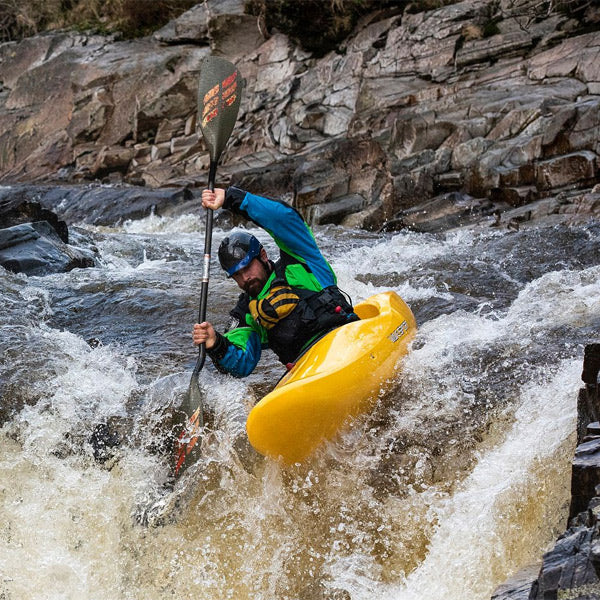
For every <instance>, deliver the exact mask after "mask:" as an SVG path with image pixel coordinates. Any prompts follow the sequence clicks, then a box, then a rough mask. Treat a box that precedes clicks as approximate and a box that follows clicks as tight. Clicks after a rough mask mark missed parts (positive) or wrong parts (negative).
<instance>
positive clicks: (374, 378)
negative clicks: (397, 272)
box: [246, 292, 416, 465]
mask: <svg viewBox="0 0 600 600" xmlns="http://www.w3.org/2000/svg"><path fill="white" fill-rule="evenodd" d="M354 309H355V312H356V313H357V314H358V316H359V317H360V319H361V320H360V321H354V322H352V323H348V324H347V325H343V326H342V327H338V328H337V329H335V330H333V331H331V332H329V333H328V334H327V335H325V336H324V337H323V338H321V339H320V340H319V341H318V342H316V343H315V344H314V345H313V346H311V347H310V348H309V349H308V350H307V351H306V352H305V353H304V354H303V355H302V356H301V357H300V358H299V359H298V360H297V362H296V364H295V365H294V367H292V369H291V370H290V371H289V372H288V373H287V374H286V375H284V377H283V378H282V379H281V381H280V382H279V383H278V384H277V386H276V387H275V389H273V391H272V392H270V393H269V394H267V395H266V396H265V397H264V398H263V399H262V400H260V401H259V402H258V403H257V404H256V406H254V408H253V409H252V410H251V411H250V414H249V415H248V420H247V422H246V431H247V433H248V439H249V440H250V443H251V444H252V446H253V447H254V448H255V449H256V450H257V451H258V452H260V453H261V454H264V455H265V456H269V457H271V458H275V459H278V460H281V461H282V462H284V463H285V464H288V465H289V464H294V463H298V462H302V461H303V460H304V459H305V458H307V457H308V456H309V455H310V454H311V453H312V452H314V450H316V448H318V447H319V446H320V445H321V444H322V443H323V442H324V441H326V440H329V439H331V438H333V437H334V436H335V434H336V433H338V432H339V431H340V430H341V429H342V428H343V427H344V425H346V424H347V423H348V421H349V420H350V419H351V418H352V417H356V416H358V415H360V414H362V413H365V412H368V411H370V410H371V409H372V407H373V405H374V403H375V402H376V400H377V398H378V397H379V395H380V394H381V393H383V392H385V391H386V390H387V389H388V387H389V385H390V384H391V383H392V380H393V378H394V376H395V374H396V367H397V364H398V361H399V360H400V358H402V357H403V356H404V355H405V354H406V353H407V352H408V345H409V343H410V341H411V340H412V339H413V337H414V335H415V333H416V323H415V318H414V316H413V314H412V312H411V310H410V308H409V307H408V306H407V305H406V303H405V302H404V301H403V300H402V299H401V298H400V297H399V296H398V295H397V294H396V293H395V292H384V293H381V294H377V295H375V296H372V297H370V298H368V299H367V300H365V301H364V302H361V303H359V304H357V305H356V306H355V307H354Z"/></svg>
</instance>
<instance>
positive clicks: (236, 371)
mask: <svg viewBox="0 0 600 600" xmlns="http://www.w3.org/2000/svg"><path fill="white" fill-rule="evenodd" d="M202 204H203V206H205V207H206V208H208V209H211V210H217V209H219V208H221V207H223V208H226V209H228V210H230V211H232V212H233V213H235V214H237V215H240V216H242V217H244V218H245V219H247V220H250V221H252V222H253V223H255V224H256V225H258V226H260V227H262V228H263V229H264V230H265V231H267V233H269V235H270V236H271V237H272V238H273V239H274V240H275V242H276V244H277V246H278V247H279V258H278V260H276V261H275V262H273V261H271V260H269V257H268V256H267V252H266V250H265V249H264V248H263V246H262V244H261V243H260V242H259V240H258V239H257V238H256V237H255V236H253V235H252V234H250V233H248V232H247V231H243V230H238V231H235V232H233V233H231V234H230V235H229V236H227V237H226V238H225V239H224V240H223V241H222V242H221V244H220V246H219V253H218V254H219V262H220V264H221V267H222V268H223V269H224V270H225V272H226V273H227V276H228V277H231V278H232V279H233V280H234V281H235V282H236V283H237V284H238V286H239V287H240V288H241V289H242V290H243V293H242V294H241V295H240V297H239V299H238V302H237V304H236V306H235V307H234V308H233V310H232V311H231V312H230V315H231V322H230V325H229V328H228V329H227V330H226V331H225V332H224V333H219V332H218V331H216V330H215V328H214V327H213V326H212V324H211V323H209V322H204V323H196V324H195V325H194V329H193V340H194V343H195V344H196V345H199V344H202V343H205V344H206V350H207V354H208V355H209V356H210V358H211V359H212V361H213V363H214V364H215V366H216V367H217V368H218V369H219V370H220V371H224V372H227V373H230V374H232V375H234V376H236V377H245V376H247V375H249V374H250V373H251V372H252V371H253V370H254V368H255V367H256V365H257V363H258V361H259V359H260V356H261V351H262V349H264V348H267V347H268V348H271V350H273V351H274V352H275V354H276V355H277V357H278V358H279V360H280V361H281V362H282V363H283V364H284V365H287V366H288V368H289V367H290V366H291V364H293V362H294V360H295V359H296V358H297V357H298V356H299V355H300V354H301V353H302V352H303V351H304V350H305V349H306V348H308V347H309V346H310V345H311V344H312V343H313V342H314V341H315V340H316V339H318V338H320V337H321V336H322V335H324V334H325V333H326V332H328V331H330V330H332V329H335V328H336V327H339V326H340V325H344V324H345V323H348V322H349V321H354V320H357V319H358V317H357V316H356V314H354V310H353V307H352V304H351V302H350V300H349V298H347V297H346V296H345V295H344V293H342V292H341V291H340V290H339V288H338V287H337V285H336V283H337V279H336V276H335V273H334V272H333V269H332V268H331V266H330V265H329V263H328V262H327V261H326V260H325V258H323V255H322V254H321V251H320V250H319V248H318V247H317V244H316V242H315V239H314V237H313V234H312V232H311V230H310V229H309V227H308V225H307V223H306V222H305V221H304V219H303V218H302V217H301V216H300V214H299V213H298V212H297V211H296V210H295V209H293V208H292V207H290V206H289V205H287V204H285V203H284V202H282V201H278V200H271V199H268V198H263V197H261V196H256V195H254V194H251V193H249V192H246V191H244V190H241V189H239V188H236V187H230V188H228V189H227V190H224V189H220V188H217V189H215V191H214V192H212V191H210V190H204V191H203V192H202Z"/></svg>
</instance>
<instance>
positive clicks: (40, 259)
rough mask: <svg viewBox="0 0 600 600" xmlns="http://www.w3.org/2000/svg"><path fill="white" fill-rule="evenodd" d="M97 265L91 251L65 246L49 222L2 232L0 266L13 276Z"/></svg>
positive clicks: (17, 226) (39, 222)
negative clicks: (13, 274)
mask: <svg viewBox="0 0 600 600" xmlns="http://www.w3.org/2000/svg"><path fill="white" fill-rule="evenodd" d="M94 264H95V260H94V255H93V253H92V252H90V251H86V250H84V249H81V248H75V247H73V246H69V245H67V244H65V243H64V242H63V241H62V240H61V239H60V237H59V236H58V234H57V233H56V231H55V229H54V228H53V227H52V225H50V223H48V222H47V221H38V222H36V223H24V224H22V225H15V226H13V227H8V228H6V229H0V265H2V266H3V267H4V268H5V269H7V270H9V271H12V272H13V273H25V274H26V275H48V274H49V273H60V272H64V271H70V270H72V269H75V268H77V267H91V266H93V265H94Z"/></svg>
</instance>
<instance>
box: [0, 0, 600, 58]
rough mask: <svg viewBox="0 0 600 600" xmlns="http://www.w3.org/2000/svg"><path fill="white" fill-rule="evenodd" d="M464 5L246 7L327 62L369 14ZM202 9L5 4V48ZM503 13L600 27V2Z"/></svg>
mask: <svg viewBox="0 0 600 600" xmlns="http://www.w3.org/2000/svg"><path fill="white" fill-rule="evenodd" d="M459 1H460V0H244V5H245V11H246V13H248V14H251V15H254V16H256V17H257V19H258V20H259V22H260V23H262V24H263V25H264V27H265V29H266V31H267V32H269V33H272V32H274V31H280V32H282V33H285V34H286V35H288V36H289V37H291V38H292V39H294V40H295V41H296V42H297V43H298V44H299V45H301V46H302V47H303V48H304V49H306V50H308V51H309V52H311V53H313V54H314V55H315V56H323V55H324V54H326V53H327V52H329V51H331V50H334V49H337V48H339V47H340V45H341V44H342V43H343V41H344V39H346V37H347V36H348V35H349V34H350V33H351V31H352V29H353V28H354V27H355V25H356V24H357V22H358V20H359V19H360V18H361V17H362V16H364V15H366V14H368V13H374V12H377V13H379V14H380V16H381V17H385V16H392V15H394V14H401V13H403V12H421V11H426V10H432V9H435V8H440V7H442V6H445V5H448V4H456V3H457V2H459ZM199 3H201V2H199V1H198V0H0V42H6V41H11V40H19V39H22V38H24V37H28V36H31V35H35V34H36V33H40V32H43V31H48V30H53V29H60V28H67V29H76V30H82V31H83V30H93V31H96V32H99V33H117V32H118V33H119V34H120V35H122V36H123V37H125V38H135V37H142V36H145V35H149V34H151V33H152V32H154V31H156V30H157V29H160V28H161V27H163V26H164V25H166V24H167V23H168V22H169V21H170V20H172V19H175V18H177V17H178V16H180V15H181V14H182V13H184V12H185V11H187V10H189V9H190V8H192V7H193V6H195V5H196V4H199ZM498 7H499V10H500V12H501V13H505V12H506V13H507V14H509V13H510V14H511V16H513V17H514V16H522V17H525V18H526V20H527V19H529V20H534V21H535V20H537V19H538V18H541V17H543V16H544V15H547V14H550V13H551V12H554V11H556V10H560V11H563V12H566V13H567V14H569V15H570V16H572V17H575V18H581V17H583V21H584V23H587V24H588V26H589V25H593V26H597V24H598V23H599V22H600V8H597V0H505V2H504V3H503V4H502V7H501V8H500V4H498ZM503 16H504V17H505V16H506V15H504V14H503ZM594 28H596V27H594ZM490 33H491V32H490ZM494 33H495V32H494Z"/></svg>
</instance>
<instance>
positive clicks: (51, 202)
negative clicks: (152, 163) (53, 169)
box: [0, 185, 200, 226]
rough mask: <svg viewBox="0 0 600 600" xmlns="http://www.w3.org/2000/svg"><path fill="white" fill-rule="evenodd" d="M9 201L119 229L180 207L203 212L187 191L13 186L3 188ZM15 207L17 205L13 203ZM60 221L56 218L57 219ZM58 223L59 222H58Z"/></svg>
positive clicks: (69, 220) (179, 189)
mask: <svg viewBox="0 0 600 600" xmlns="http://www.w3.org/2000/svg"><path fill="white" fill-rule="evenodd" d="M3 193H5V194H6V195H7V196H9V197H15V198H20V199H21V200H25V201H26V202H31V201H32V200H31V199H33V198H35V199H36V202H37V204H38V205H39V206H41V207H43V209H42V210H47V211H50V210H51V211H55V212H56V213H58V214H59V215H60V218H61V219H64V220H66V221H68V222H69V223H88V224H91V225H107V226H110V225H116V224H118V223H122V222H123V221H125V220H127V219H140V218H143V217H147V216H150V215H151V214H156V215H166V214H170V213H171V211H173V210H175V208H177V207H181V208H182V209H185V208H188V209H189V208H191V207H192V206H193V207H195V208H196V209H197V210H199V208H200V201H199V200H197V198H196V195H195V194H194V193H193V192H192V191H190V190H189V189H186V188H163V189H159V190H153V189H149V188H144V187H135V186H110V185H108V186H100V185H96V186H89V185H84V186H25V185H20V186H10V187H7V188H4V192H3ZM12 202H13V203H14V201H12ZM44 214H45V213H44ZM1 215H2V201H1V200H0V216H1ZM54 218H55V219H57V217H56V215H55V217H54ZM57 220H58V219H57Z"/></svg>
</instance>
